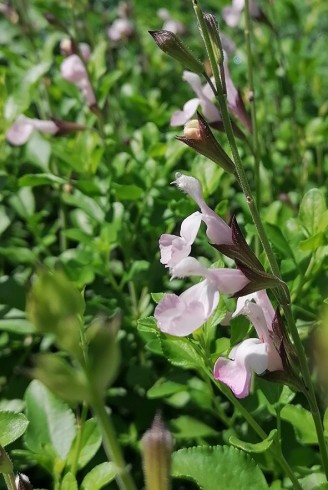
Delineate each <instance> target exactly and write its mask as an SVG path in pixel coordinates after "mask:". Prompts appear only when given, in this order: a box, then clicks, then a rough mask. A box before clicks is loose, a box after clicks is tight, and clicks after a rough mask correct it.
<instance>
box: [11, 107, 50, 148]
mask: <svg viewBox="0 0 328 490" xmlns="http://www.w3.org/2000/svg"><path fill="white" fill-rule="evenodd" d="M34 130H36V131H41V132H42V133H48V134H56V133H57V132H58V131H59V128H58V126H57V125H56V123H55V122H53V121H41V120H40V119H31V118H29V117H26V116H24V115H23V114H22V115H20V116H18V118H17V119H16V121H15V122H14V124H13V125H12V126H10V128H9V129H8V131H7V133H6V139H7V141H9V143H11V144H12V145H15V146H20V145H24V144H25V143H26V142H27V141H28V140H29V138H30V137H31V135H32V133H33V131H34Z"/></svg>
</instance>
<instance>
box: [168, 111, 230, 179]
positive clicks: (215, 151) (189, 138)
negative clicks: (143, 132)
mask: <svg viewBox="0 0 328 490" xmlns="http://www.w3.org/2000/svg"><path fill="white" fill-rule="evenodd" d="M197 117H198V121H195V120H192V121H190V123H191V125H190V126H189V124H188V123H187V124H186V126H185V130H184V135H183V136H177V139H178V140H179V141H182V142H183V143H185V144H186V145H188V146H190V147H191V148H193V149H194V150H196V151H197V152H198V153H200V154H201V155H204V156H205V157H207V158H209V159H210V160H212V161H213V162H215V163H217V164H218V165H219V166H220V167H222V168H223V169H224V170H226V171H227V172H229V173H234V171H235V166H234V163H233V162H232V160H231V159H230V158H229V156H228V155H227V154H226V152H225V151H224V149H223V148H222V147H221V146H220V144H219V143H218V141H217V140H216V139H215V137H214V136H213V133H212V131H211V130H210V127H209V125H208V124H207V122H206V121H205V119H204V118H203V117H202V116H201V115H200V114H199V113H198V112H197ZM197 123H198V125H197Z"/></svg>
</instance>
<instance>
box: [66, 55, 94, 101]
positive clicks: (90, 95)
mask: <svg viewBox="0 0 328 490" xmlns="http://www.w3.org/2000/svg"><path fill="white" fill-rule="evenodd" d="M60 71H61V74H62V77H63V78H64V79H65V80H67V81H69V82H71V83H74V85H76V86H77V87H78V88H79V89H80V91H81V92H82V94H83V97H84V98H85V101H86V103H87V104H88V106H89V107H92V106H94V105H95V104H96V97H95V94H94V92H93V89H92V86H91V83H90V80H89V76H88V73H87V70H86V67H85V65H84V63H83V61H82V60H81V59H80V58H79V56H78V55H77V54H72V55H70V56H68V57H67V58H66V59H65V60H64V61H63V62H62V64H61V67H60Z"/></svg>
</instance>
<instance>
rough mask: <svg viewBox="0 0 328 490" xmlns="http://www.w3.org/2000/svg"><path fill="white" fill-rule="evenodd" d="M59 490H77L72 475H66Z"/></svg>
mask: <svg viewBox="0 0 328 490" xmlns="http://www.w3.org/2000/svg"><path fill="white" fill-rule="evenodd" d="M60 490H79V487H78V486H77V481H76V478H75V476H74V475H73V473H66V475H65V476H64V478H63V481H62V482H61V485H60Z"/></svg>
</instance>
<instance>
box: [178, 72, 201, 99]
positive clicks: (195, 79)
mask: <svg viewBox="0 0 328 490" xmlns="http://www.w3.org/2000/svg"><path fill="white" fill-rule="evenodd" d="M182 78H183V80H185V81H186V82H187V83H189V85H190V86H191V88H192V89H193V91H194V92H195V94H196V95H197V97H199V98H202V96H203V87H202V82H201V79H200V76H199V75H197V74H196V73H193V72H192V71H187V70H186V71H184V72H183V76H182Z"/></svg>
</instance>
